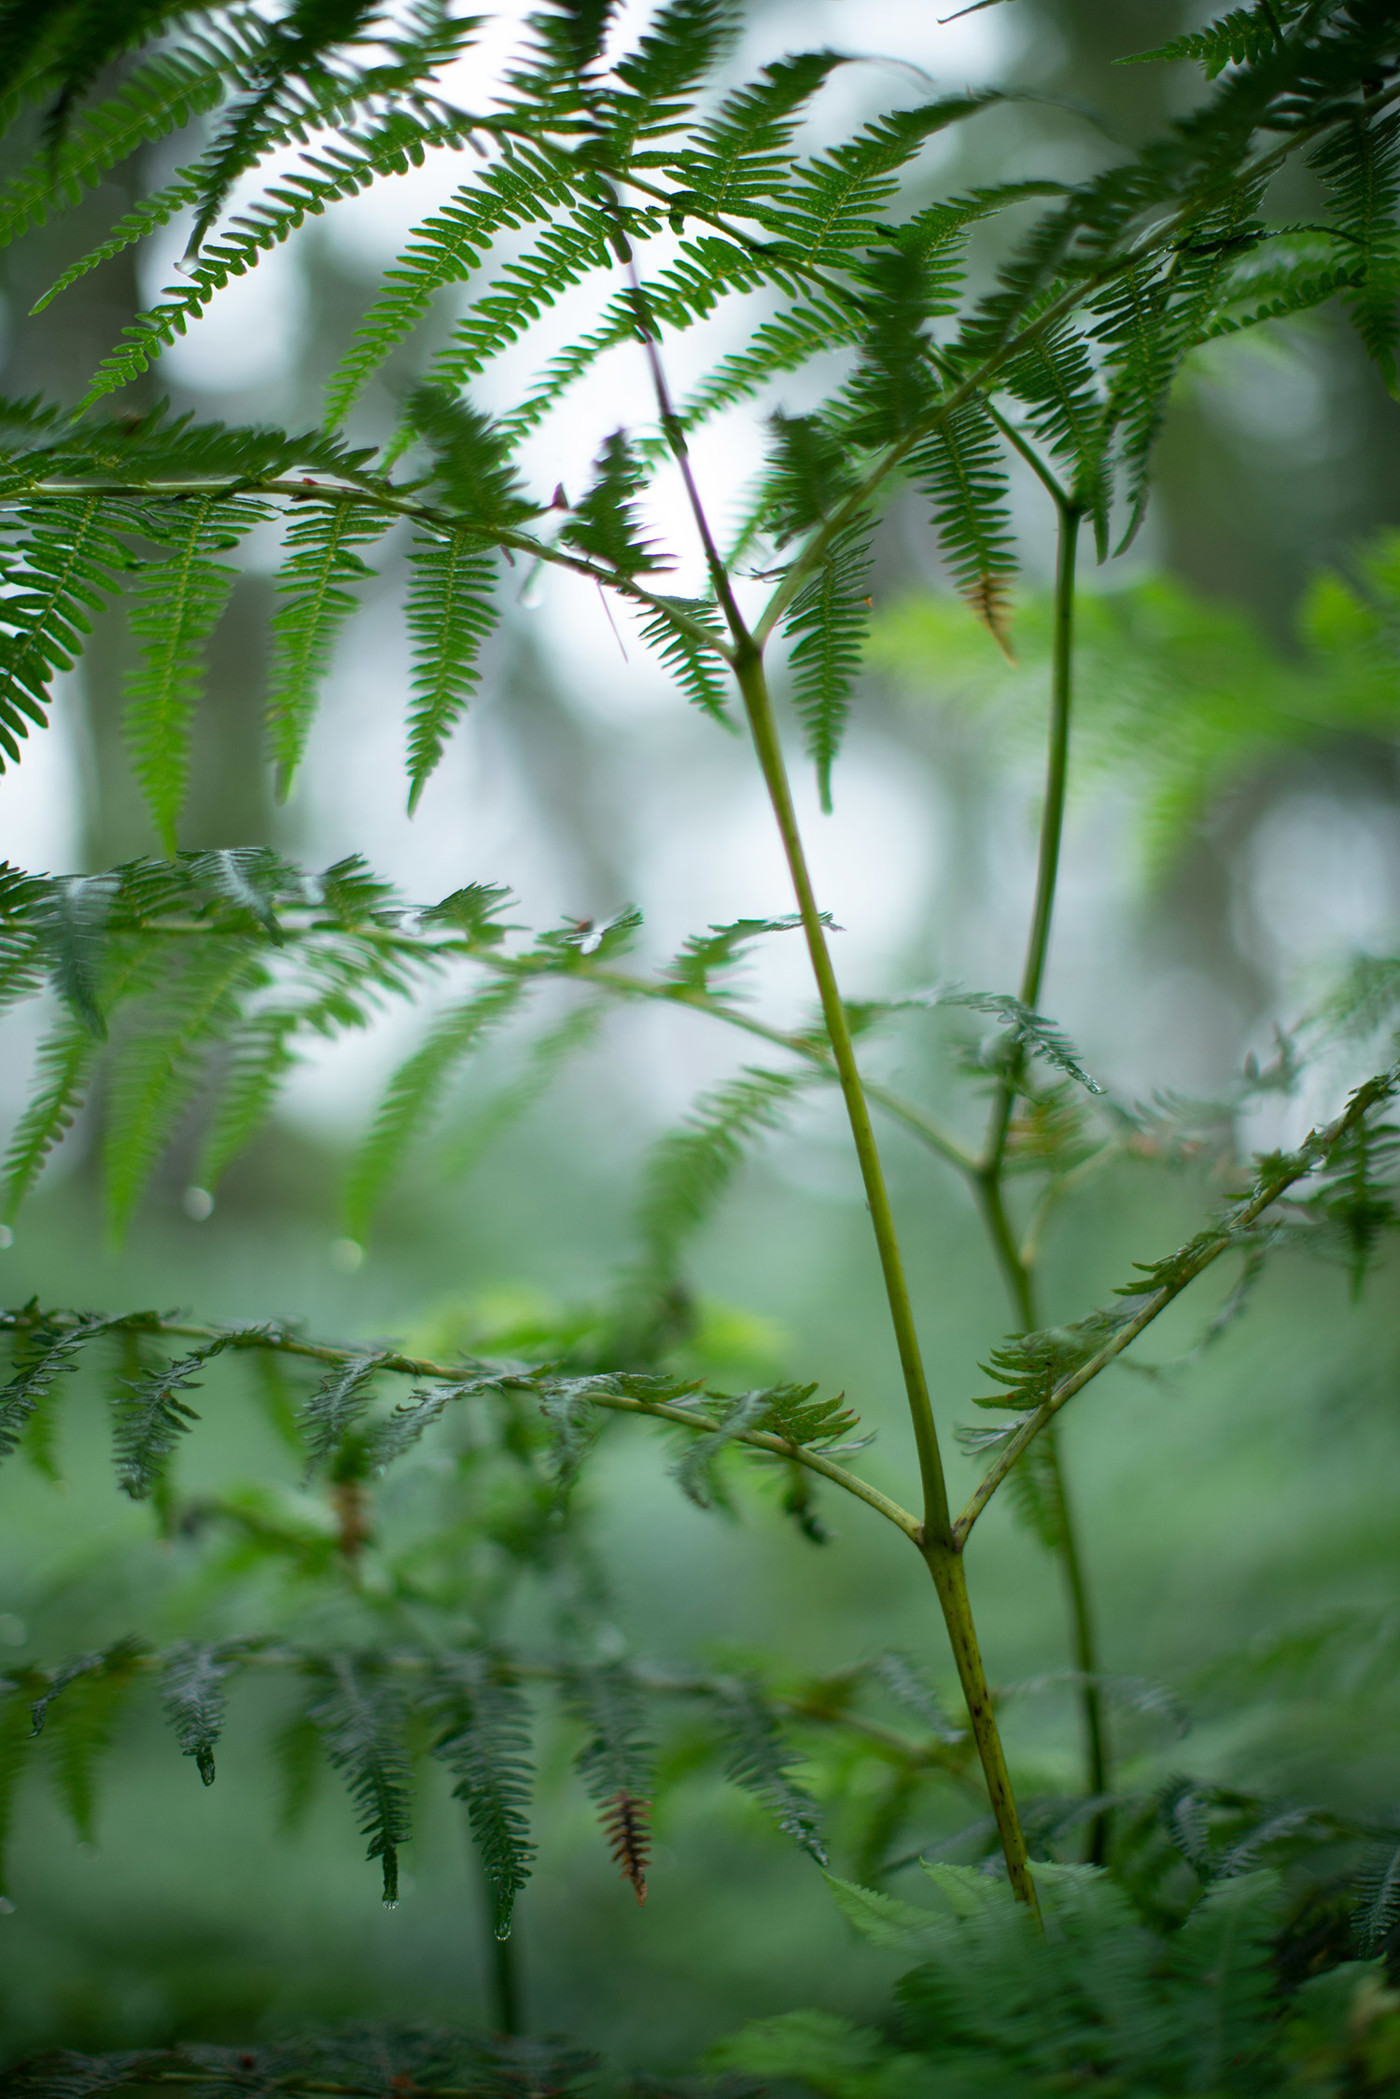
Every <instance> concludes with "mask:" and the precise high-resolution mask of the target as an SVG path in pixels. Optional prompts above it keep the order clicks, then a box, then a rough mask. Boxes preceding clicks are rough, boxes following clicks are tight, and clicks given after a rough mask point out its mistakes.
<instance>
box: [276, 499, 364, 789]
mask: <svg viewBox="0 0 1400 2099" xmlns="http://www.w3.org/2000/svg"><path fill="white" fill-rule="evenodd" d="M392 523H393V520H392V519H389V518H385V517H382V516H376V515H375V514H374V512H373V511H372V510H369V509H367V508H365V507H363V506H357V505H356V504H353V503H350V502H329V503H319V502H317V503H308V504H307V506H306V507H305V508H304V509H303V510H301V511H299V512H298V513H297V515H296V516H294V517H293V518H292V520H291V522H290V524H289V525H288V528H287V541H286V543H287V547H288V549H289V557H288V559H287V561H286V562H285V564H284V566H283V568H282V572H281V574H280V576H279V578H278V590H279V593H280V596H281V603H280V605H279V607H278V609H277V611H276V613H275V614H274V615H273V621H272V632H273V661H272V681H271V688H270V691H269V694H268V704H267V718H268V728H269V731H270V734H271V740H272V755H273V759H274V761H275V763H276V766H277V791H278V793H279V795H282V796H285V795H286V794H287V793H288V792H289V791H290V788H291V784H292V780H293V777H294V776H295V773H296V770H297V767H298V766H299V765H300V764H301V760H302V755H303V753H304V752H305V749H306V739H307V737H308V736H309V735H310V733H311V724H312V721H313V719H314V717H315V713H316V703H317V701H318V699H319V697H320V687H321V683H322V680H323V679H324V678H325V676H326V673H327V671H328V670H329V669H330V664H331V657H332V655H333V653H334V650H335V644H336V638H337V636H338V633H339V630H340V628H341V627H342V626H343V624H344V623H345V621H346V620H347V619H348V618H349V616H350V614H351V613H352V612H354V610H355V609H356V606H357V603H358V599H357V598H356V596H355V590H356V589H357V588H358V586H359V585H361V584H364V583H367V582H369V581H370V580H371V579H372V577H373V574H374V571H373V570H372V569H371V568H369V567H368V566H367V564H366V563H365V562H364V561H363V560H362V559H361V557H360V554H359V551H358V550H359V549H360V548H361V547H368V546H372V545H373V544H374V543H375V541H376V540H380V539H382V538H383V537H384V534H385V532H386V531H388V530H390V529H391V528H392Z"/></svg>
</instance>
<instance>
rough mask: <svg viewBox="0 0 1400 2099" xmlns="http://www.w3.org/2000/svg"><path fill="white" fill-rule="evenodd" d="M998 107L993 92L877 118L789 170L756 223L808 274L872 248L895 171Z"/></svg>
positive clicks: (894, 184) (893, 186)
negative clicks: (950, 130) (937, 139)
mask: <svg viewBox="0 0 1400 2099" xmlns="http://www.w3.org/2000/svg"><path fill="white" fill-rule="evenodd" d="M1000 99H1001V98H1000V96H999V95H998V94H996V93H995V92H994V91H992V90H985V91H982V92H979V93H975V94H968V95H948V96H945V97H944V98H943V99H942V100H941V101H938V102H926V103H923V104H921V105H920V106H919V107H918V108H916V109H901V110H894V111H891V112H889V113H888V114H887V115H884V116H881V117H878V118H877V119H876V120H875V122H874V123H872V124H867V125H866V126H865V128H864V130H862V131H860V132H858V133H857V134H856V136H855V137H854V138H852V139H848V140H846V141H845V142H844V143H843V144H842V145H839V146H834V147H832V148H831V149H830V151H829V152H826V153H822V154H818V155H817V156H816V157H815V158H814V159H812V160H809V161H799V162H798V163H797V165H796V166H795V167H791V168H790V169H789V170H788V175H787V180H786V182H785V183H784V184H783V187H782V190H781V191H780V193H779V194H778V196H777V197H776V198H775V199H773V200H772V201H770V202H767V203H765V204H764V205H762V206H760V207H759V208H758V209H757V210H756V212H755V216H756V217H757V218H758V219H759V220H760V222H761V224H762V225H763V226H764V228H765V230H766V231H767V232H768V233H769V234H770V236H772V237H773V238H775V239H776V241H777V242H778V244H779V249H780V253H784V254H790V255H792V256H794V257H797V258H800V259H801V261H802V262H803V263H804V264H806V265H807V266H808V267H809V268H812V267H816V266H829V265H830V264H832V263H840V262H843V261H845V260H846V259H847V258H848V257H849V256H850V255H851V253H852V252H853V251H854V250H856V249H861V248H874V247H877V246H878V245H879V244H880V242H881V241H882V239H883V237H884V228H883V226H882V224H881V222H880V220H879V219H878V218H877V217H876V216H875V214H876V213H877V212H878V211H880V210H881V209H882V208H883V207H884V206H885V205H887V204H888V203H889V201H890V199H891V198H892V197H893V196H894V194H895V191H896V188H897V180H896V178H897V176H898V173H899V170H900V169H901V168H904V167H906V166H907V165H908V164H909V162H910V161H911V160H913V159H914V158H915V156H916V155H917V154H918V153H919V151H920V149H921V148H922V147H923V145H924V144H925V143H926V141H927V140H928V139H930V138H932V137H934V135H935V134H936V133H937V132H940V131H943V130H946V129H947V127H948V126H949V125H950V124H957V123H961V122H963V121H964V120H965V119H966V118H968V117H971V116H975V115H976V114H977V112H978V111H979V110H982V109H987V108H989V107H990V106H991V105H992V104H993V103H994V102H997V101H999V100H1000Z"/></svg>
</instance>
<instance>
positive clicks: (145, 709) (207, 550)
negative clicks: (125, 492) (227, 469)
mask: <svg viewBox="0 0 1400 2099" xmlns="http://www.w3.org/2000/svg"><path fill="white" fill-rule="evenodd" d="M267 515H268V510H267V506H266V505H265V504H259V503H250V502H248V501H247V500H242V501H239V500H236V499H228V498H219V497H216V496H195V497H183V498H177V499H176V500H175V501H174V502H172V503H171V504H170V505H169V506H168V508H166V507H163V508H162V510H160V511H157V510H155V509H154V508H152V509H151V510H148V511H147V513H146V519H145V528H146V531H147V534H148V535H149V536H151V537H152V538H154V539H155V541H156V544H157V545H158V546H161V547H163V548H164V549H165V555H164V559H163V560H160V561H153V562H148V563H146V564H145V565H144V566H143V568H142V570H141V572H140V580H139V582H138V583H137V585H136V588H135V590H134V591H133V593H132V609H131V627H132V632H133V634H134V635H135V636H136V639H137V641H138V642H139V643H140V645H141V655H142V661H141V665H140V668H139V669H138V670H136V671H134V672H133V673H132V675H131V676H130V677H129V678H128V680H127V685H126V708H127V713H126V739H127V746H128V748H129V750H130V752H131V761H132V766H133V768H134V770H135V773H136V777H137V779H138V780H139V781H140V783H141V786H142V789H143V790H144V792H145V796H146V801H147V804H148V806H149V808H150V811H151V817H152V820H153V822H154V824H155V827H156V830H157V832H158V834H159V836H160V841H161V844H162V845H163V846H164V848H165V850H166V852H167V853H172V854H173V853H174V851H175V826H176V822H177V820H178V818H179V815H180V811H181V809H182V807H183V805H184V799H185V786H186V781H187V778H188V774H189V742H190V725H191V720H192V717H193V713H194V708H195V705H196V703H197V701H198V698H199V693H200V688H201V686H202V684H203V663H202V658H203V651H204V647H205V644H206V643H207V641H208V639H209V636H210V635H211V634H212V632H213V630H214V627H215V624H216V622H217V621H218V619H219V616H220V614H221V613H222V611H223V609H224V607H225V605H226V604H227V602H228V598H229V593H230V591H231V590H232V588H233V583H234V578H235V576H236V574H237V571H236V570H235V569H233V568H232V567H230V565H229V564H228V563H227V562H224V561H218V560H216V559H215V558H214V555H215V551H216V550H219V551H222V550H225V549H227V548H229V547H233V546H236V545H237V543H238V541H239V539H240V538H241V537H242V536H243V534H244V533H245V532H248V531H249V530H251V528H252V527H253V526H254V525H255V524H257V523H259V522H260V521H261V520H262V519H263V518H265V517H266V516H267Z"/></svg>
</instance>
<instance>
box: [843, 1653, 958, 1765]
mask: <svg viewBox="0 0 1400 2099" xmlns="http://www.w3.org/2000/svg"><path fill="white" fill-rule="evenodd" d="M863 1673H864V1674H865V1675H866V1676H868V1677H869V1678H870V1679H871V1681H872V1682H874V1683H877V1684H879V1686H880V1688H881V1689H882V1690H884V1691H887V1692H888V1693H889V1695H890V1697H891V1698H893V1699H894V1701H895V1703H896V1704H897V1705H900V1706H902V1707H903V1708H904V1710H905V1711H906V1712H907V1713H911V1714H912V1715H913V1717H914V1718H915V1719H916V1720H917V1721H918V1722H919V1723H920V1725H921V1726H923V1727H925V1728H927V1729H928V1732H929V1733H930V1734H931V1735H933V1736H934V1737H935V1739H936V1740H938V1741H940V1742H946V1743H948V1744H950V1745H951V1744H953V1743H956V1742H960V1741H961V1740H962V1739H963V1734H962V1730H961V1729H960V1728H958V1727H956V1726H954V1724H953V1722H952V1721H951V1720H950V1719H949V1718H948V1715H947V1714H946V1713H945V1712H944V1710H943V1706H942V1703H941V1701H940V1699H939V1697H938V1694H937V1692H936V1691H935V1690H934V1688H933V1686H932V1684H930V1683H929V1681H928V1679H927V1678H926V1676H925V1675H924V1672H923V1670H922V1669H920V1668H919V1666H918V1664H917V1663H915V1662H912V1661H911V1660H910V1659H909V1657H908V1655H906V1654H900V1653H898V1652H897V1651H896V1650H894V1649H890V1650H888V1651H887V1652H886V1653H884V1654H878V1655H876V1657H875V1659H874V1661H873V1662H867V1663H866V1665H865V1669H864V1672H863Z"/></svg>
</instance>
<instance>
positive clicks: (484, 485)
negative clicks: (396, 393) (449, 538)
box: [408, 385, 537, 535]
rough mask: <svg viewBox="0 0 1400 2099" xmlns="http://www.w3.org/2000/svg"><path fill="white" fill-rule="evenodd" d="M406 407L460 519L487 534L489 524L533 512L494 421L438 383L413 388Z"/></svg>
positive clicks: (515, 522) (513, 522) (510, 521)
mask: <svg viewBox="0 0 1400 2099" xmlns="http://www.w3.org/2000/svg"><path fill="white" fill-rule="evenodd" d="M408 406H409V418H410V421H411V423H412V427H413V428H414V429H415V430H416V431H417V432H418V434H419V436H421V437H423V438H425V439H426V440H427V443H428V446H429V448H430V450H431V452H432V455H433V470H434V478H435V479H436V480H437V481H438V483H439V484H440V485H441V487H442V488H443V489H444V490H445V491H446V493H447V497H448V500H449V502H450V503H451V505H452V507H453V509H454V510H455V511H457V512H458V513H459V515H460V516H461V518H462V520H463V522H464V523H465V524H468V525H474V526H476V527H477V528H478V529H479V530H483V531H485V532H486V533H487V534H488V535H489V534H490V532H491V529H492V527H500V526H503V525H505V526H510V525H518V524H519V523H520V522H521V520H522V519H524V518H527V517H533V516H534V515H535V512H536V508H537V506H536V505H535V504H533V503H531V502H530V501H529V500H528V499H527V498H526V497H525V496H524V495H523V493H522V492H521V489H520V485H519V481H518V479H517V476H516V471H515V468H514V466H513V465H512V464H511V459H510V446H509V442H508V440H507V438H506V437H505V435H504V434H503V432H502V430H501V428H500V426H499V425H498V424H495V423H493V422H492V421H491V420H490V418H489V417H487V416H484V415H481V414H480V413H479V412H478V411H477V410H476V409H475V408H473V407H472V405H471V403H470V402H469V401H462V400H454V399H453V397H452V396H451V395H450V394H448V393H446V392H444V390H443V389H442V387H441V386H438V385H425V386H419V387H415V388H414V391H413V393H412V394H411V395H410V397H409V404H408Z"/></svg>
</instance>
